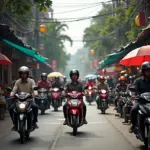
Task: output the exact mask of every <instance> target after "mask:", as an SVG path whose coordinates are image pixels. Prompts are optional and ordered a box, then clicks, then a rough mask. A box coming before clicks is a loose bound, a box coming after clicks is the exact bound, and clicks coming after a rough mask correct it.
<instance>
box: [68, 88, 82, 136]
mask: <svg viewBox="0 0 150 150" xmlns="http://www.w3.org/2000/svg"><path fill="white" fill-rule="evenodd" d="M66 97H67V118H66V121H67V125H68V126H70V127H72V128H73V135H74V136H75V135H76V134H77V130H78V128H79V127H80V126H82V125H83V121H84V117H83V93H81V92H77V91H72V92H70V93H67V95H66Z"/></svg>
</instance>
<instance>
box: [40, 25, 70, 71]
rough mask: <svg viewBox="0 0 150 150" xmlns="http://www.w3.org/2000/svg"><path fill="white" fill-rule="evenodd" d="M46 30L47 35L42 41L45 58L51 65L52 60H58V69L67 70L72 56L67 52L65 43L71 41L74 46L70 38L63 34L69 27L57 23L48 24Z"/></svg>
mask: <svg viewBox="0 0 150 150" xmlns="http://www.w3.org/2000/svg"><path fill="white" fill-rule="evenodd" d="M46 28H47V31H46V35H44V38H42V39H41V41H42V43H43V44H44V53H45V56H46V57H48V58H49V63H50V64H51V61H52V60H56V61H57V68H62V69H65V67H66V65H67V61H68V60H69V59H70V55H69V54H67V53H66V52H65V47H64V41H69V42H70V44H71V45H72V40H71V38H70V37H69V36H67V35H65V34H62V31H65V30H66V29H67V28H68V26H67V25H66V24H61V23H55V24H47V25H46Z"/></svg>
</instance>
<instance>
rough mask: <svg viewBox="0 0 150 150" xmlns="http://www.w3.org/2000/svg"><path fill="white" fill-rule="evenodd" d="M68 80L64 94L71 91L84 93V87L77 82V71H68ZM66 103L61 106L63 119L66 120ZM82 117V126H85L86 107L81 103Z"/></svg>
mask: <svg viewBox="0 0 150 150" xmlns="http://www.w3.org/2000/svg"><path fill="white" fill-rule="evenodd" d="M70 79H71V82H69V83H67V84H66V86H65V92H72V91H78V92H84V87H83V85H82V83H81V82H79V80H78V79H79V71H78V70H76V69H73V70H71V71H70ZM66 111H67V103H65V104H64V106H63V112H64V117H65V119H66V118H67V112H66ZM83 115H84V124H87V121H86V105H85V103H84V102H83ZM64 125H66V120H65V121H64Z"/></svg>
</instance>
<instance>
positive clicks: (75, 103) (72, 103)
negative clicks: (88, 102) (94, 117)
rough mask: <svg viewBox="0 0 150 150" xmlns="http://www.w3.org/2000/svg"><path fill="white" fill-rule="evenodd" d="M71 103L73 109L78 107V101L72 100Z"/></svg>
mask: <svg viewBox="0 0 150 150" xmlns="http://www.w3.org/2000/svg"><path fill="white" fill-rule="evenodd" d="M70 102H71V105H72V106H73V107H76V106H78V100H71V101H70Z"/></svg>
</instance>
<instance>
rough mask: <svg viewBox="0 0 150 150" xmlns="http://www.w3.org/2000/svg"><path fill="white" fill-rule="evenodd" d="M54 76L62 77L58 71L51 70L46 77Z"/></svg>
mask: <svg viewBox="0 0 150 150" xmlns="http://www.w3.org/2000/svg"><path fill="white" fill-rule="evenodd" d="M56 76H58V77H62V78H63V77H64V76H63V75H62V74H61V73H60V72H52V73H50V74H49V75H48V78H54V77H56Z"/></svg>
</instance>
